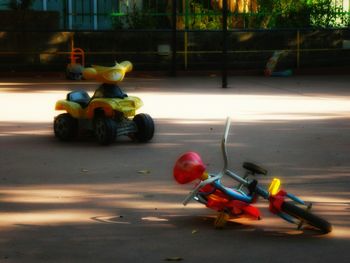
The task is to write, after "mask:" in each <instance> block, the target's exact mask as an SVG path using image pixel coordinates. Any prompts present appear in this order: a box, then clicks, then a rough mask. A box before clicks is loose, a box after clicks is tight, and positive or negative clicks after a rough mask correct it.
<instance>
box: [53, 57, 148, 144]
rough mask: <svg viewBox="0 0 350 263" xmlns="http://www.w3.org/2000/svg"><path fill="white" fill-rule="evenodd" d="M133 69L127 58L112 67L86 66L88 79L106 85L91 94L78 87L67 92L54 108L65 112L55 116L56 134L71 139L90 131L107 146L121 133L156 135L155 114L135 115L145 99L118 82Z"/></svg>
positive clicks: (142, 138) (140, 138) (139, 137)
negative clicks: (129, 91) (126, 89)
mask: <svg viewBox="0 0 350 263" xmlns="http://www.w3.org/2000/svg"><path fill="white" fill-rule="evenodd" d="M131 69H132V64H131V63H130V62H128V61H124V62H122V63H120V64H119V63H116V64H115V66H113V67H102V66H95V65H93V66H92V67H91V68H86V69H84V71H83V75H84V78H85V79H95V80H97V81H99V82H102V83H103V84H102V85H100V87H99V88H97V90H96V91H95V93H94V95H93V96H92V97H90V96H89V94H88V93H87V92H86V91H84V90H75V91H72V92H70V93H68V94H67V98H66V99H65V100H59V101H57V102H56V107H55V109H56V110H59V111H65V113H62V114H59V115H58V116H56V117H55V119H54V125H53V126H54V133H55V136H56V137H57V138H58V139H60V140H62V141H70V140H73V139H74V138H76V137H78V135H81V134H84V133H86V132H90V133H92V134H94V135H95V137H96V139H97V141H98V142H99V143H100V144H104V145H106V144H110V143H112V142H113V141H114V140H115V139H116V138H117V137H119V136H122V135H126V136H129V137H130V138H131V139H133V140H136V141H139V142H147V141H149V140H151V139H152V137H153V134H154V122H153V119H152V117H151V116H150V115H148V114H145V113H140V114H136V111H137V110H138V109H139V108H140V107H141V106H142V105H143V102H142V100H141V99H140V98H138V97H134V96H128V95H127V94H126V93H124V92H123V91H122V90H121V89H120V88H119V87H118V85H117V83H118V82H120V81H121V80H123V78H124V76H125V73H126V72H129V71H131Z"/></svg>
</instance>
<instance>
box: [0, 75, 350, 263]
mask: <svg viewBox="0 0 350 263" xmlns="http://www.w3.org/2000/svg"><path fill="white" fill-rule="evenodd" d="M349 83H350V76H339V75H338V76H294V77H291V78H265V77H253V76H246V77H232V78H230V79H229V86H230V88H229V89H221V88H220V79H219V78H217V77H215V76H211V77H194V78H193V77H181V78H176V79H173V78H152V77H145V78H129V79H126V81H125V82H124V83H122V85H121V86H123V87H124V89H125V91H126V92H127V93H128V94H130V95H136V96H140V97H141V98H142V99H143V100H144V103H145V106H144V108H143V111H145V112H148V113H149V114H151V115H152V116H153V117H154V118H155V122H156V133H155V137H154V139H153V140H152V142H150V143H147V144H135V143H133V142H130V141H129V140H127V139H125V140H124V139H123V140H121V141H118V142H116V143H115V144H113V145H111V146H108V147H101V146H99V145H98V144H97V143H96V142H95V141H94V140H92V139H81V140H78V141H75V142H72V143H62V142H59V141H57V140H56V139H55V138H54V136H53V134H52V118H53V116H55V114H57V113H55V112H54V110H53V108H54V103H55V101H56V100H57V99H60V98H64V97H65V94H66V93H67V92H68V91H69V90H71V89H75V88H85V89H87V90H88V91H89V92H90V93H91V92H92V91H93V90H94V89H95V87H96V85H97V84H96V83H91V82H89V83H85V82H67V81H66V80H63V79H49V78H44V79H42V78H34V79H29V78H22V79H5V78H2V79H0V145H1V148H0V182H1V184H0V262H166V261H169V260H173V261H175V260H182V261H183V262H209V261H213V260H215V261H217V262H238V261H240V262H256V261H259V262H281V261H282V260H283V261H286V262H296V261H303V262H329V261H331V260H334V259H336V260H337V262H349V260H350V252H349V249H348V247H349V245H350V223H349V215H350V193H349V189H350V179H349V178H350V177H349V176H350V174H349V169H350V157H349V156H350V132H349V131H350V123H349V120H350V99H349V98H350V89H349ZM226 116H231V118H232V120H233V123H232V129H231V133H230V139H229V140H230V143H229V154H230V157H231V158H230V166H231V167H233V169H234V170H236V171H237V172H239V173H242V172H243V169H242V168H241V163H242V162H243V161H247V160H248V161H254V162H256V163H258V164H260V165H262V166H264V167H265V168H266V169H268V170H269V174H268V177H267V178H261V182H262V183H266V184H267V183H268V182H269V181H270V180H271V179H272V178H273V177H276V176H277V177H279V178H281V180H282V184H283V185H284V186H285V188H286V189H287V190H288V191H290V192H292V193H295V194H297V195H298V196H300V197H302V198H305V199H306V200H310V201H313V202H314V211H315V212H316V213H318V214H319V215H321V216H323V217H325V218H326V219H327V220H329V221H330V222H331V223H332V224H333V225H334V231H333V232H332V233H330V234H328V235H320V234H319V233H315V232H313V231H311V230H307V229H306V230H305V231H297V230H295V228H294V226H292V225H290V224H287V223H285V222H283V221H282V220H281V219H279V218H277V217H275V216H273V215H271V214H270V213H269V212H268V209H267V204H266V202H264V201H263V200H261V202H259V205H258V206H259V208H261V210H262V213H263V220H261V221H259V222H256V221H249V220H247V219H238V220H233V221H232V222H230V223H229V224H228V225H227V227H226V228H225V229H223V230H216V229H214V228H213V218H214V216H215V213H214V212H212V211H210V210H209V209H206V208H205V207H203V206H201V205H199V204H195V203H193V202H192V203H191V204H189V205H188V206H187V207H183V206H182V204H181V202H182V200H183V198H184V196H185V195H186V194H187V193H188V191H189V190H190V188H191V186H180V185H177V184H176V183H175V181H174V180H173V178H172V166H173V163H174V161H175V160H176V158H177V157H178V156H179V155H180V154H181V153H182V152H185V151H188V150H194V151H197V152H199V153H201V155H202V158H203V160H204V162H205V163H206V165H207V166H208V170H210V171H218V170H220V169H221V165H222V160H221V155H220V147H219V143H220V139H221V135H222V132H223V125H224V119H225V117H226ZM225 181H226V182H227V183H230V181H229V180H225Z"/></svg>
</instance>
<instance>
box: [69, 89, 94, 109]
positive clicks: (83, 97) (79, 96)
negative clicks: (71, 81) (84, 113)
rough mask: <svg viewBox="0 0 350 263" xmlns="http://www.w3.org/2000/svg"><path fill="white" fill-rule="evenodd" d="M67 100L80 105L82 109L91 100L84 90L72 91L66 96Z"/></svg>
mask: <svg viewBox="0 0 350 263" xmlns="http://www.w3.org/2000/svg"><path fill="white" fill-rule="evenodd" d="M67 100H68V101H73V102H76V103H78V104H80V106H81V107H82V108H86V107H87V105H89V102H90V100H91V98H90V96H89V94H88V93H87V92H86V91H85V90H74V91H72V92H69V93H68V94H67Z"/></svg>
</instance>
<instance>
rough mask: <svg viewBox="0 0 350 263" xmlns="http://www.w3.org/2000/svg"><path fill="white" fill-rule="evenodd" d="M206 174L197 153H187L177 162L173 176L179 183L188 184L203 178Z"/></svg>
mask: <svg viewBox="0 0 350 263" xmlns="http://www.w3.org/2000/svg"><path fill="white" fill-rule="evenodd" d="M204 172H205V165H204V164H203V162H202V159H201V157H200V156H199V155H198V154H197V153H195V152H187V153H185V154H183V155H181V157H180V158H179V159H178V160H177V161H176V163H175V166H174V171H173V174H174V178H175V180H176V181H177V182H178V183H180V184H187V183H189V182H192V181H194V180H196V179H199V178H201V176H202V175H203V173H204Z"/></svg>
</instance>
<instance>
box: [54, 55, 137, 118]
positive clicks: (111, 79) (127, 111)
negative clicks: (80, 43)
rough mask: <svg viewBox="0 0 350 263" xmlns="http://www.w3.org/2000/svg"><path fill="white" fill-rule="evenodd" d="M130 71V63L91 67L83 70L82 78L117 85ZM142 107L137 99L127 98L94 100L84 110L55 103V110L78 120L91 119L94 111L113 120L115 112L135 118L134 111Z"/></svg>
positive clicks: (73, 104)
mask: <svg viewBox="0 0 350 263" xmlns="http://www.w3.org/2000/svg"><path fill="white" fill-rule="evenodd" d="M131 70H132V64H131V62H130V61H123V62H121V63H117V62H116V63H115V65H114V66H113V67H103V66H97V65H93V66H92V67H90V68H85V69H84V71H83V76H84V78H85V79H95V80H96V81H98V82H101V83H107V84H117V83H118V82H120V81H122V80H123V79H124V76H125V73H127V72H130V71H131ZM142 106H143V102H142V100H141V99H140V98H138V97H133V96H128V97H125V98H123V99H120V98H95V99H92V101H90V103H89V105H88V106H87V107H86V108H83V107H81V106H80V104H78V103H76V102H73V101H67V100H59V101H57V102H56V106H55V109H56V110H64V111H66V112H68V113H69V114H70V115H72V117H74V118H78V119H92V118H94V114H95V112H96V110H97V109H98V110H103V111H104V114H105V116H106V117H109V118H113V117H114V115H115V114H116V112H121V113H123V115H124V116H125V117H132V116H135V114H136V110H137V109H139V108H140V107H142Z"/></svg>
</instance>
